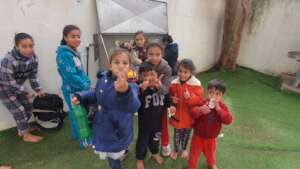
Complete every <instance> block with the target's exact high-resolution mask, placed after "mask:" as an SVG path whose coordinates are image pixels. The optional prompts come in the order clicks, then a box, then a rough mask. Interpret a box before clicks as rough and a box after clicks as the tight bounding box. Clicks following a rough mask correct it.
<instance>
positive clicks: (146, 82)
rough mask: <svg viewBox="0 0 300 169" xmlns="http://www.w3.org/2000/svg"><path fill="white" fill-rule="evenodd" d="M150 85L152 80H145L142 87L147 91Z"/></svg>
mask: <svg viewBox="0 0 300 169" xmlns="http://www.w3.org/2000/svg"><path fill="white" fill-rule="evenodd" d="M149 86H150V82H149V81H148V80H144V81H143V83H141V84H140V88H141V90H142V91H145V90H146V89H147V88H148V87H149Z"/></svg>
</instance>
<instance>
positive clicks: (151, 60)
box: [143, 43, 172, 156]
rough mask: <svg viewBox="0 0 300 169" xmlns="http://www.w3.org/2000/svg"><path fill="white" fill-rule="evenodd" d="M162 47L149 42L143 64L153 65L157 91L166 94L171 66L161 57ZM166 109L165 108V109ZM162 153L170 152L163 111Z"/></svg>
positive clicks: (165, 154)
mask: <svg viewBox="0 0 300 169" xmlns="http://www.w3.org/2000/svg"><path fill="white" fill-rule="evenodd" d="M163 51H164V50H163V48H162V47H161V45H160V44H158V43H150V44H149V45H147V48H146V54H147V60H146V61H145V62H144V63H143V65H151V66H154V69H155V71H156V72H157V74H158V76H159V77H160V79H161V86H160V87H159V89H158V92H159V93H161V94H164V95H165V94H168V93H169V87H170V84H171V74H172V70H171V67H170V66H169V65H168V63H167V61H165V60H164V59H163V58H162V55H163ZM165 111H167V110H165ZM161 137H162V140H161V144H162V154H163V156H169V155H170V154H171V148H170V145H169V133H168V118H167V113H163V116H162V136H161Z"/></svg>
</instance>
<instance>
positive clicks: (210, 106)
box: [208, 99, 216, 109]
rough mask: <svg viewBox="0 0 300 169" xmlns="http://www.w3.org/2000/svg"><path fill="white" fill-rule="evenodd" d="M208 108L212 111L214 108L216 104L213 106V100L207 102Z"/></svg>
mask: <svg viewBox="0 0 300 169" xmlns="http://www.w3.org/2000/svg"><path fill="white" fill-rule="evenodd" d="M208 107H209V108H210V109H214V108H215V107H216V104H215V100H214V99H210V100H209V102H208Z"/></svg>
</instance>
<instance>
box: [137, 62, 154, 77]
mask: <svg viewBox="0 0 300 169" xmlns="http://www.w3.org/2000/svg"><path fill="white" fill-rule="evenodd" d="M151 71H154V72H156V71H155V68H154V66H152V65H149V64H144V65H142V66H141V67H140V68H139V74H140V75H142V74H143V73H145V72H151Z"/></svg>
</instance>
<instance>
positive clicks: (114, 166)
mask: <svg viewBox="0 0 300 169" xmlns="http://www.w3.org/2000/svg"><path fill="white" fill-rule="evenodd" d="M107 160H108V164H109V166H110V168H111V169H122V166H121V161H120V160H114V159H111V158H108V159H107Z"/></svg>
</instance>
